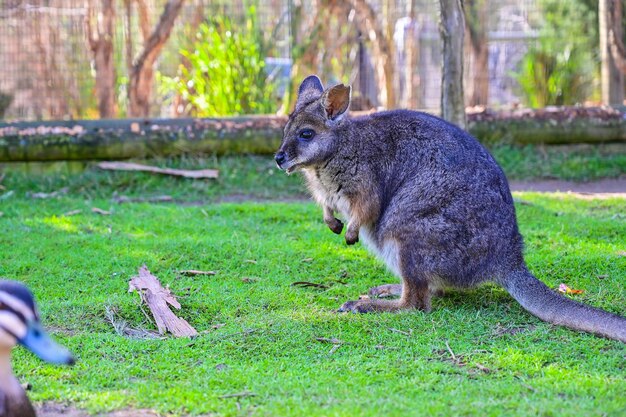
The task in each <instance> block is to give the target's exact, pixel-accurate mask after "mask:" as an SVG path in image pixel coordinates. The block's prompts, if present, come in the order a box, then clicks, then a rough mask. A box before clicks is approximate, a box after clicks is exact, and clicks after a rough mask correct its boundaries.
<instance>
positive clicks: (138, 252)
mask: <svg viewBox="0 0 626 417" xmlns="http://www.w3.org/2000/svg"><path fill="white" fill-rule="evenodd" d="M177 163H179V164H180V165H183V166H185V165H186V164H188V165H187V166H197V164H198V163H199V160H197V159H194V160H184V159H183V160H178V161H177ZM206 164H207V165H208V166H218V167H220V168H221V169H222V174H223V176H222V178H221V179H220V180H219V181H217V182H204V181H196V182H193V181H186V180H177V179H172V178H161V177H154V176H150V175H147V174H136V173H135V174H126V173H101V172H97V171H95V170H87V171H86V172H85V173H84V174H81V175H64V174H53V175H28V174H19V173H8V174H7V177H6V178H5V179H4V181H3V182H2V184H3V185H4V187H6V189H5V190H4V191H2V193H0V212H3V213H4V214H3V216H1V217H0V232H1V233H0V248H1V251H0V276H4V277H7V278H12V279H18V280H21V281H24V282H26V283H27V284H28V285H29V286H30V288H31V289H32V290H33V291H34V293H35V294H36V296H37V298H38V301H39V307H40V310H41V313H42V317H43V320H44V323H45V325H46V326H47V327H48V328H49V329H51V331H52V333H53V334H54V335H55V337H56V338H57V339H58V340H60V341H62V342H63V343H64V344H66V345H67V346H68V347H69V348H70V349H71V350H72V351H73V352H75V354H76V356H77V357H78V363H77V365H76V366H74V367H73V368H63V367H54V366H50V365H45V364H43V363H41V361H39V360H37V359H36V358H35V357H34V356H33V355H31V354H30V353H28V352H27V351H25V350H24V349H22V348H18V349H16V350H15V352H14V353H15V355H14V366H15V370H16V373H17V375H18V377H19V378H20V380H22V381H24V382H29V383H31V384H32V386H33V389H32V391H31V392H30V393H29V395H30V397H31V398H32V399H33V400H35V401H37V402H41V401H46V400H53V401H62V402H69V403H72V404H74V405H76V406H78V407H82V408H86V409H88V410H90V411H92V412H100V411H106V410H112V409H119V408H124V407H132V408H151V409H155V410H157V411H159V412H161V413H164V414H166V413H171V414H174V415H184V414H191V415H198V414H208V415H220V416H222V415H223V416H238V415H248V414H251V415H258V416H269V415H281V416H282V415H284V416H306V415H320V416H344V415H346V416H347V415H350V416H352V415H355V416H361V415H364V416H379V415H389V416H407V415H429V416H439V415H440V416H447V415H467V416H501V415H524V416H526V415H533V416H535V415H540V416H556V415H558V416H562V415H571V416H578V417H579V416H587V415H607V416H620V415H623V414H624V412H625V411H626V398H625V397H624V392H626V347H625V346H624V345H623V344H621V343H619V342H615V341H609V340H605V339H602V338H598V337H594V336H592V335H588V334H581V333H576V332H573V331H569V330H566V329H562V328H557V327H555V326H551V325H548V324H545V323H543V322H540V321H539V320H538V319H536V318H534V317H532V316H530V315H529V314H528V313H526V312H524V311H523V310H522V309H521V308H520V307H519V305H518V304H517V303H516V302H515V301H513V300H512V299H511V298H510V297H509V296H508V295H507V294H506V293H505V292H504V291H503V290H501V289H499V288H497V287H495V286H485V287H482V288H479V289H477V290H473V291H469V292H453V293H451V294H449V295H448V296H446V297H444V298H441V299H436V300H434V303H433V312H432V313H430V314H423V313H420V312H404V313H399V314H377V315H375V314H371V315H341V314H336V313H334V310H335V309H336V308H338V307H339V306H340V305H341V304H342V303H343V302H344V301H347V300H350V299H355V297H357V296H358V295H359V294H362V293H365V292H366V291H367V289H368V288H369V287H371V286H374V285H380V284H383V283H389V282H396V280H395V278H393V277H392V276H391V275H390V274H389V273H388V272H386V270H385V268H384V266H383V265H382V264H380V263H379V262H378V261H376V260H375V259H374V258H373V257H372V256H370V255H369V254H368V253H367V252H366V251H365V250H364V249H363V248H362V247H361V246H360V245H357V246H356V247H347V246H346V245H345V244H344V243H343V239H342V237H339V236H336V235H334V234H333V233H331V232H330V231H329V230H328V229H327V228H326V226H325V225H324V224H323V222H322V219H321V217H322V216H321V211H320V210H319V209H318V208H316V207H315V206H314V205H313V204H310V203H307V202H305V201H299V202H298V201H296V202H291V203H286V202H282V203H281V202H270V201H268V202H264V203H258V202H257V203H254V202H234V203H233V202H230V203H218V202H219V201H224V200H227V201H228V200H233V197H232V196H235V198H234V200H238V199H239V197H238V196H242V195H245V196H253V197H255V198H257V199H261V200H265V199H267V200H281V199H282V200H286V199H287V200H288V199H290V198H292V197H293V196H301V195H302V187H301V184H300V180H299V179H298V178H297V177H289V178H287V177H285V176H283V175H280V173H278V172H274V173H273V174H270V172H271V171H270V170H271V169H272V164H271V161H270V160H268V159H267V158H265V159H263V158H248V159H246V158H226V159H221V160H214V161H212V163H211V161H208V162H206ZM64 186H67V187H69V190H68V192H67V194H63V195H61V196H60V197H57V198H49V199H33V198H31V197H29V196H28V193H29V192H50V191H55V190H59V189H60V188H62V187H64ZM115 193H117V195H129V196H143V197H145V196H153V195H159V194H169V195H173V196H174V197H176V198H177V199H178V200H180V201H181V202H182V203H181V204H171V203H169V204H148V203H126V204H116V203H114V202H112V201H111V197H112V196H113V195H114V194H115ZM516 197H517V198H518V199H519V200H521V201H523V204H520V205H518V216H519V219H520V224H521V231H522V233H523V234H524V236H525V238H526V244H527V260H528V263H529V265H530V268H531V270H532V271H533V272H534V273H535V274H536V275H537V276H538V277H540V278H541V279H542V280H544V281H545V282H546V283H547V284H548V285H549V286H550V287H553V288H556V287H557V286H558V285H559V284H560V283H562V282H563V283H566V284H567V285H569V286H570V287H572V288H577V289H584V290H585V292H584V294H582V295H580V296H576V298H577V299H579V300H582V301H584V302H587V303H590V304H593V305H595V306H598V307H601V308H604V309H607V310H609V311H612V312H615V313H620V314H624V313H626V310H625V307H626V303H625V301H624V300H626V256H623V255H620V252H621V251H624V250H626V218H625V217H624V212H625V208H626V202H625V201H624V200H623V199H622V200H620V199H612V200H611V199H609V200H593V201H583V200H577V199H574V198H573V197H568V196H564V195H541V194H530V193H526V194H517V195H516ZM92 207H99V208H102V209H107V210H111V211H112V215H110V216H101V215H97V214H95V213H92V212H91V211H90V210H91V208H92ZM76 209H80V210H82V212H81V213H80V214H77V215H74V216H69V217H66V216H63V213H66V212H69V211H71V210H76ZM143 263H145V264H147V266H148V267H149V268H150V270H151V271H152V272H153V273H154V274H155V275H157V276H158V277H159V278H160V279H161V282H162V283H163V284H164V285H169V287H170V288H171V290H172V291H173V292H174V293H175V294H177V295H178V296H179V300H180V302H181V304H182V310H181V312H180V313H179V314H180V315H181V316H182V317H184V318H186V319H187V320H188V321H189V322H190V323H191V324H192V325H193V326H195V327H196V329H198V331H200V333H201V334H200V336H199V337H197V338H195V339H193V340H189V339H174V338H171V337H168V338H166V339H164V340H137V339H130V338H127V337H124V336H120V335H118V334H117V333H116V331H115V330H114V328H113V326H112V325H111V323H110V322H108V321H107V319H106V310H107V308H108V309H113V310H114V311H115V312H116V316H117V320H123V321H125V322H127V324H128V325H129V326H131V327H134V328H143V329H153V328H154V325H153V324H152V323H151V322H149V321H148V320H147V319H146V317H145V315H144V314H143V312H142V310H141V308H140V305H139V301H138V296H137V294H134V293H128V280H129V279H130V277H131V276H132V275H134V274H136V272H137V269H138V267H139V266H140V265H142V264H143ZM183 269H204V270H214V271H217V274H216V275H215V276H210V277H182V276H179V274H178V273H177V271H180V270H183ZM295 281H310V282H315V283H320V284H324V285H325V286H327V288H326V289H319V288H317V289H316V288H300V287H293V286H291V283H293V282H295ZM398 330H399V331H400V332H398ZM318 337H324V338H337V339H339V340H341V341H342V344H341V345H340V346H339V348H338V349H337V350H336V351H334V352H333V353H331V349H332V347H333V346H332V345H330V344H326V343H322V342H319V341H317V340H316V338H318ZM448 346H449V349H450V350H451V351H452V352H454V355H455V357H456V360H453V359H452V358H451V357H452V355H451V353H450V351H449V349H448ZM246 391H248V392H251V393H254V394H255V396H249V397H242V398H220V396H222V395H228V394H233V393H241V392H246Z"/></svg>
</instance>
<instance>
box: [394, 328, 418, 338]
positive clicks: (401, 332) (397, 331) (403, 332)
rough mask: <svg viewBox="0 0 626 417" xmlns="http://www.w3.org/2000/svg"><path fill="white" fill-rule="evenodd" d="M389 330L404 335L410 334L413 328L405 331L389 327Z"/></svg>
mask: <svg viewBox="0 0 626 417" xmlns="http://www.w3.org/2000/svg"><path fill="white" fill-rule="evenodd" d="M389 330H391V331H392V332H394V333H400V334H403V335H405V336H411V334H412V333H413V330H410V331H408V332H405V331H404V330H400V329H394V328H393V327H389Z"/></svg>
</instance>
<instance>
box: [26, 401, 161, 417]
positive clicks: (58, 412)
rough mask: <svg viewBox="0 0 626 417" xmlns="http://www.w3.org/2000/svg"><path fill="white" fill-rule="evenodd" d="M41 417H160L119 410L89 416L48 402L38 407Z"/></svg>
mask: <svg viewBox="0 0 626 417" xmlns="http://www.w3.org/2000/svg"><path fill="white" fill-rule="evenodd" d="M36 409H37V416H39V417H160V414H157V413H155V412H154V411H150V410H119V411H114V412H111V413H105V414H89V413H87V412H86V411H82V410H78V409H76V408H74V407H72V406H68V405H63V404H58V403H53V402H47V403H43V404H42V405H41V406H39V407H36Z"/></svg>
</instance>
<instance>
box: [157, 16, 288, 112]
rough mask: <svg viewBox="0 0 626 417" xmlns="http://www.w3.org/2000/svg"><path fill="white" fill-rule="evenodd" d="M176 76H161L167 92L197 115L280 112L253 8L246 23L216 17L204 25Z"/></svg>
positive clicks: (184, 49) (159, 79) (162, 86)
mask: <svg viewBox="0 0 626 417" xmlns="http://www.w3.org/2000/svg"><path fill="white" fill-rule="evenodd" d="M190 43H191V47H190V48H189V49H186V48H182V49H181V50H180V54H181V55H182V57H183V63H181V64H180V65H179V67H178V73H177V75H176V76H175V77H167V76H164V75H161V74H160V75H159V76H158V82H159V89H160V90H161V93H163V94H168V95H170V96H172V94H173V95H174V96H173V97H172V98H171V99H170V100H171V102H172V104H173V105H175V106H184V110H183V113H185V114H189V115H192V116H196V117H211V116H229V115H240V114H267V113H274V112H275V111H276V108H277V104H278V103H277V99H276V97H275V90H276V88H275V84H274V83H273V82H272V81H270V80H269V79H268V76H267V74H266V71H265V56H266V55H267V54H266V51H267V46H266V44H265V41H264V39H263V33H262V32H261V29H260V27H259V25H258V24H257V20H256V9H255V7H250V8H249V9H248V11H247V13H246V16H245V20H244V21H243V22H233V21H232V20H231V19H229V18H228V17H224V16H215V17H211V18H209V19H208V21H206V22H204V23H201V24H200V25H199V26H198V28H197V31H196V33H195V34H194V38H193V40H192V41H191V42H190Z"/></svg>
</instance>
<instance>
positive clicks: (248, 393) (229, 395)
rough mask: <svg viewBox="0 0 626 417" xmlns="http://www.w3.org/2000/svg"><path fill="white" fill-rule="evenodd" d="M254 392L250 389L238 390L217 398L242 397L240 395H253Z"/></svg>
mask: <svg viewBox="0 0 626 417" xmlns="http://www.w3.org/2000/svg"><path fill="white" fill-rule="evenodd" d="M255 396H256V394H255V393H253V392H250V391H244V392H238V393H235V394H226V395H220V396H219V397H218V398H242V397H255Z"/></svg>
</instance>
